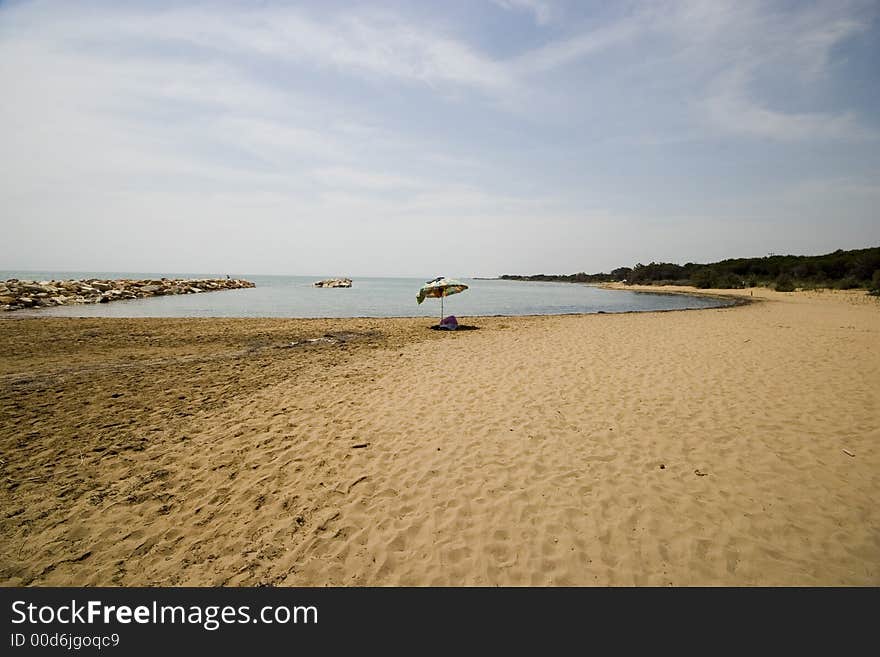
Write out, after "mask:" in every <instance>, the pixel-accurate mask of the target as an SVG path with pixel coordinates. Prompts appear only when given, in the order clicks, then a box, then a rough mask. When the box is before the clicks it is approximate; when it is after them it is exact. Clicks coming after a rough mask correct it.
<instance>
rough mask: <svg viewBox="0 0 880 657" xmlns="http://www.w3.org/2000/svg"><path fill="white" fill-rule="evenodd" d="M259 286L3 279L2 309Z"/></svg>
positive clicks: (220, 281)
mask: <svg viewBox="0 0 880 657" xmlns="http://www.w3.org/2000/svg"><path fill="white" fill-rule="evenodd" d="M245 287H256V286H255V285H254V284H253V283H251V282H250V281H245V280H241V279H236V278H231V279H230V278H202V279H188V278H161V279H158V280H128V279H121V280H100V279H97V278H89V279H86V280H81V281H74V280H69V281H22V280H19V279H17V278H12V279H9V280H8V281H5V282H0V310H20V309H22V308H48V307H52V306H65V305H69V304H76V303H107V302H109V301H116V300H118V299H144V298H146V297H158V296H164V295H168V294H196V293H199V292H213V291H215V290H235V289H239V288H245Z"/></svg>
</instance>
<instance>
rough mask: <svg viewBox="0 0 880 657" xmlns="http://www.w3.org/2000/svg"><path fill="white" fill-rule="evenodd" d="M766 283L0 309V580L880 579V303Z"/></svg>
mask: <svg viewBox="0 0 880 657" xmlns="http://www.w3.org/2000/svg"><path fill="white" fill-rule="evenodd" d="M739 294H744V295H748V294H749V291H741V292H740V293H739ZM754 294H755V298H761V299H762V302H760V303H755V304H752V305H748V306H740V307H733V308H724V309H714V310H701V311H684V312H666V313H634V314H623V315H587V316H562V317H529V318H471V319H467V320H466V321H465V323H468V324H474V325H476V326H478V327H479V330H474V331H461V332H456V333H442V332H434V331H430V330H428V329H427V324H428V321H426V320H424V319H376V320H275V319H264V320H250V319H240V320H239V319H235V320H230V319H218V320H199V319H186V320H177V319H100V320H95V319H55V318H42V319H9V320H5V321H0V343H2V345H3V349H2V354H0V447H2V456H0V459H2V461H0V491H2V492H0V501H2V505H0V508H2V519H0V584H4V585H21V584H25V585H256V584H274V585H317V586H322V585H609V584H610V585H668V584H673V585H875V586H876V585H878V584H880V504H878V503H877V501H878V499H880V450H878V445H880V348H878V345H880V303H878V301H877V300H876V299H874V298H870V297H867V296H865V294H864V292H813V293H807V292H799V293H794V294H779V293H774V292H770V291H767V290H756V291H754ZM328 333H333V334H334V335H331V336H330V337H325V335H326V334H328ZM309 340H316V341H314V342H309Z"/></svg>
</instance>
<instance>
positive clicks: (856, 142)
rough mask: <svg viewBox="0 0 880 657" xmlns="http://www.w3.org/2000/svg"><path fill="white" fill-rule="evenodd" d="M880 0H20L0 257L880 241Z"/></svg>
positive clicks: (446, 256)
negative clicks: (122, 0)
mask: <svg viewBox="0 0 880 657" xmlns="http://www.w3.org/2000/svg"><path fill="white" fill-rule="evenodd" d="M878 62H880V2H877V1H876V0H875V1H874V2H867V1H858V0H856V1H853V2H849V1H847V0H833V1H831V2H806V1H803V0H796V1H791V2H751V1H749V0H737V1H734V2H725V1H723V0H712V1H709V2H700V1H695V0H682V1H672V2H658V1H654V2H646V3H641V2H630V1H626V0H621V1H619V2H611V3H609V2H585V1H576V2H563V1H559V2H557V1H555V0H485V1H480V0H467V1H462V2H456V1H449V2H382V3H371V2H337V1H333V0H329V1H322V2H314V3H308V2H301V3H292V2H268V1H265V2H255V1H252V2H233V1H226V2H223V1H214V2H186V3H184V2H166V1H162V0H152V1H149V2H135V1H132V2H120V1H118V0H117V1H108V2H99V1H95V2H79V1H75V0H64V1H58V2H54V1H45V2H43V1H0V89H2V102H0V236H2V239H0V245H2V246H0V269H7V270H10V269H11V270H65V271H150V272H199V273H227V272H234V273H253V274H301V275H312V274H315V275H349V276H426V277H433V276H436V275H441V274H442V275H447V276H495V275H499V274H504V273H517V274H535V273H574V272H580V271H586V272H591V273H592V272H598V271H610V270H611V269H613V268H615V267H618V266H622V265H627V266H631V265H633V264H635V263H636V262H643V263H648V262H651V261H658V262H659V261H671V262H678V263H685V262H710V261H714V260H719V259H722V258H726V257H753V256H763V255H767V254H768V253H794V254H818V253H827V252H830V251H834V250H836V249H838V248H842V249H851V248H864V247H868V246H877V245H880V213H878V208H880V65H878Z"/></svg>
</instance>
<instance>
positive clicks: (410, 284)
mask: <svg viewBox="0 0 880 657" xmlns="http://www.w3.org/2000/svg"><path fill="white" fill-rule="evenodd" d="M230 275H231V276H232V277H233V278H245V279H247V280H249V281H253V282H254V283H255V284H256V285H257V287H256V288H253V289H246V290H224V291H222V292H206V293H203V294H185V295H177V296H164V297H155V298H150V299H132V300H128V301H114V302H112V303H102V304H82V305H72V306H58V307H55V308H46V309H42V310H37V311H25V310H19V311H16V312H15V313H14V315H15V316H19V317H20V316H22V315H24V314H28V315H39V316H61V317H439V316H440V300H439V299H426V300H425V302H424V303H423V304H422V305H418V304H417V303H416V294H417V293H418V291H419V288H420V287H421V286H422V285H423V284H424V282H425V281H427V280H429V279H431V278H434V276H426V277H425V278H424V279H422V278H356V279H354V284H353V287H351V288H347V289H321V288H316V287H314V285H313V284H314V282H315V281H316V280H320V279H321V278H326V277H321V276H249V275H247V274H230ZM162 276H165V277H167V278H222V277H224V276H225V274H167V273H166V274H156V273H150V272H146V273H144V272H135V273H132V272H87V273H83V272H59V271H55V272H51V271H50V272H23V271H0V280H6V279H8V278H19V279H22V280H24V279H29V280H38V281H39V280H53V279H54V280H64V279H70V278H74V279H82V278H135V279H137V278H161V277H162ZM459 280H462V281H463V282H464V283H466V284H467V285H469V286H470V289H468V290H466V291H465V292H462V293H461V294H456V295H453V296H451V297H447V298H446V299H445V301H444V308H445V314H447V315H450V314H452V315H456V316H463V317H468V316H470V317H473V316H480V315H484V316H485V315H564V314H571V313H596V312H600V311H601V312H606V313H616V312H629V311H649V310H674V309H683V308H709V307H714V306H720V305H724V302H722V301H719V300H717V299H710V298H705V297H690V296H682V295H677V294H676V295H672V294H668V295H667V294H645V293H639V292H630V291H619V290H603V289H601V288H597V287H591V286H587V285H579V284H573V283H531V282H519V281H499V280H474V279H467V278H465V279H459Z"/></svg>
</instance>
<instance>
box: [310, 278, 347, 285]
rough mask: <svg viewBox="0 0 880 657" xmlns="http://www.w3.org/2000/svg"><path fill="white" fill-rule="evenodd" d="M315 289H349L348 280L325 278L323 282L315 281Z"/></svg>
mask: <svg viewBox="0 0 880 657" xmlns="http://www.w3.org/2000/svg"><path fill="white" fill-rule="evenodd" d="M315 287H351V279H350V278H327V279H325V280H323V281H316V282H315Z"/></svg>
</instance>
